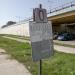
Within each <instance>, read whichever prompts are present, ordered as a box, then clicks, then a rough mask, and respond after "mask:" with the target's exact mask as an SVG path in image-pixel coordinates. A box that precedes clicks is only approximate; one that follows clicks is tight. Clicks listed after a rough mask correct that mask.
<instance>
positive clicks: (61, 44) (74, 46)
mask: <svg viewBox="0 0 75 75" xmlns="http://www.w3.org/2000/svg"><path fill="white" fill-rule="evenodd" d="M54 44H55V45H59V46H64V47H70V48H75V45H69V44H63V43H56V42H54Z"/></svg>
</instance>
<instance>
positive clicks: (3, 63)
mask: <svg viewBox="0 0 75 75" xmlns="http://www.w3.org/2000/svg"><path fill="white" fill-rule="evenodd" d="M0 75H31V74H30V73H29V71H28V70H27V69H26V68H25V67H24V66H23V65H22V64H20V63H19V62H17V61H16V60H12V59H10V56H8V55H7V54H6V52H5V50H3V49H0Z"/></svg>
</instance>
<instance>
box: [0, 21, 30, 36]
mask: <svg viewBox="0 0 75 75" xmlns="http://www.w3.org/2000/svg"><path fill="white" fill-rule="evenodd" d="M0 34H13V35H21V36H29V22H21V23H17V24H14V25H11V26H8V27H5V28H1V29H0Z"/></svg>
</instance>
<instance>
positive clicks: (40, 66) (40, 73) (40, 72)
mask: <svg viewBox="0 0 75 75" xmlns="http://www.w3.org/2000/svg"><path fill="white" fill-rule="evenodd" d="M38 71H39V72H38V75H42V60H40V61H39V69H38Z"/></svg>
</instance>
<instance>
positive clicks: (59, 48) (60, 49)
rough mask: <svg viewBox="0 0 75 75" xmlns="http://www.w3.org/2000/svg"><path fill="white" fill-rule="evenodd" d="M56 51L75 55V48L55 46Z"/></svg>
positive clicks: (20, 40)
mask: <svg viewBox="0 0 75 75" xmlns="http://www.w3.org/2000/svg"><path fill="white" fill-rule="evenodd" d="M3 37H4V38H8V39H12V40H17V41H19V42H29V43H30V41H26V40H22V39H17V38H11V37H6V36H3ZM54 49H55V50H57V51H61V52H65V53H72V54H75V48H70V47H64V46H59V45H54Z"/></svg>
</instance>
